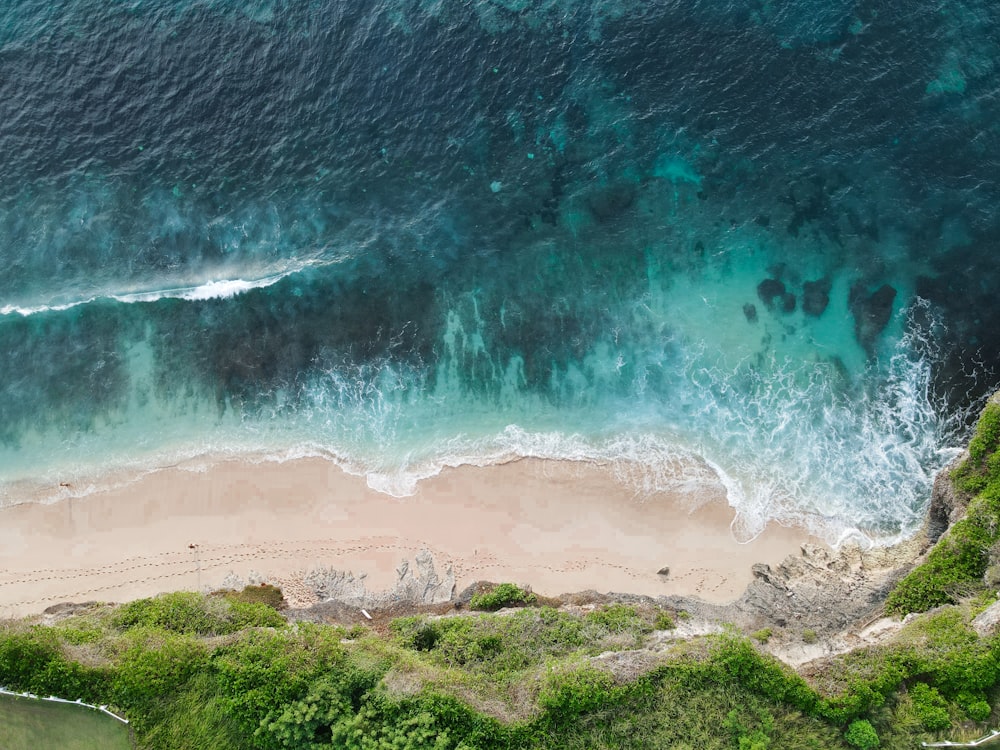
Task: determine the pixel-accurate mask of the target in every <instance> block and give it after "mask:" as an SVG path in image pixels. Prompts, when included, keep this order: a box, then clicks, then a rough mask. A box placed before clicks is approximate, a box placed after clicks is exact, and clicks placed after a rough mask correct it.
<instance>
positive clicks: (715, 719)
mask: <svg viewBox="0 0 1000 750" xmlns="http://www.w3.org/2000/svg"><path fill="white" fill-rule="evenodd" d="M161 599H163V598H161ZM202 599H204V601H201V602H199V601H197V600H192V599H190V598H189V597H188V595H185V596H184V597H178V598H176V599H174V600H173V601H171V600H170V599H169V598H167V601H166V602H163V601H162V600H146V601H145V602H143V603H141V604H140V606H137V607H122V608H119V609H118V610H117V611H113V610H111V611H109V610H104V611H103V612H101V611H99V612H97V613H90V614H86V615H85V616H81V617H79V618H70V619H68V620H65V621H63V622H62V623H61V624H60V625H58V626H56V627H51V628H46V627H33V628H20V629H18V628H7V629H6V630H3V631H0V670H3V671H2V672H0V681H2V682H5V683H6V684H8V685H9V686H11V687H18V688H21V689H31V690H34V691H35V692H51V693H53V694H56V695H62V696H66V697H70V698H74V697H82V698H84V699H85V700H88V701H89V702H93V703H111V704H113V705H114V706H115V707H116V708H118V709H119V710H124V711H125V712H126V714H127V715H128V716H129V717H130V718H131V719H132V721H133V726H134V728H135V729H136V731H137V733H138V736H139V740H140V746H141V747H142V748H149V749H150V750H167V749H168V748H169V749H170V750H186V749H187V748H191V749H192V750H193V749H194V748H209V747H210V748H213V750H245V749H248V748H256V749H257V750H288V749H289V748H303V749H304V750H315V748H329V747H338V748H357V749H360V750H369V749H371V750H377V749H379V748H383V747H385V748H388V747H403V748H406V747H408V748H427V749H428V750H486V749H487V748H488V749H490V750H492V749H493V748H501V749H502V748H509V749H510V750H521V749H524V750H527V748H542V749H543V750H544V749H546V748H549V749H551V750H555V749H556V748H558V749H559V750H564V749H567V748H568V749H570V750H572V749H573V748H580V749H582V748H588V749H589V748H624V747H628V748H630V750H631V749H632V748H636V749H639V748H661V747H672V748H684V747H690V748H693V747H698V748H699V750H701V748H719V750H723V749H725V750H731V749H732V748H740V749H741V750H769V749H770V750H777V749H778V748H780V749H781V750H806V748H820V749H823V750H825V749H826V748H842V749H845V748H847V747H857V748H866V747H876V746H879V747H884V748H888V749H889V750H895V748H904V747H912V746H916V745H918V744H919V741H920V740H922V739H927V738H928V735H927V734H926V733H927V732H930V731H935V732H936V731H942V730H944V729H951V730H954V728H955V727H957V726H959V722H961V721H963V720H964V717H966V716H967V717H968V718H970V719H972V720H974V721H983V720H985V719H986V718H988V717H989V714H990V701H991V700H995V699H996V698H997V695H998V690H1000V638H991V639H983V638H979V637H978V636H977V635H976V634H975V633H974V632H973V631H972V630H971V629H970V627H969V625H968V618H969V617H970V616H971V615H970V610H969V609H968V608H959V607H950V608H945V609H942V610H941V611H938V612H935V613H934V614H932V615H924V616H921V617H919V618H918V619H916V620H915V621H914V622H913V623H911V624H909V625H907V626H906V628H904V630H903V631H902V633H901V634H900V636H899V637H898V638H897V639H896V640H895V641H893V642H892V643H890V644H888V645H885V646H880V647H872V648H869V649H866V650H863V651H857V652H852V653H849V654H845V655H843V656H841V657H838V658H837V659H835V660H833V661H832V662H831V663H830V665H829V666H828V667H827V668H826V669H827V672H826V673H824V674H825V676H824V675H823V674H813V675H812V676H811V679H814V680H817V684H822V685H823V687H822V689H821V691H817V689H815V688H814V687H812V686H810V684H807V683H806V682H805V681H804V680H803V679H802V678H801V677H800V676H799V675H798V674H796V673H795V672H793V671H792V670H791V669H789V668H788V667H786V666H784V665H782V664H781V663H780V662H778V661H776V660H775V659H774V658H772V657H771V656H769V655H767V654H765V653H762V652H761V651H759V650H758V649H757V647H756V646H755V644H754V642H753V641H752V640H751V639H749V638H746V637H744V636H741V635H740V634H738V633H737V632H736V631H735V630H730V631H727V632H725V633H724V634H722V635H718V636H710V637H707V638H704V639H700V640H695V641H692V642H689V643H687V644H685V645H683V646H676V647H674V648H675V653H674V654H673V655H668V654H666V653H663V652H661V654H660V655H659V656H658V657H654V658H657V659H659V660H660V661H659V663H658V664H657V665H655V666H653V665H651V664H649V662H648V661H647V662H646V663H645V666H643V661H642V659H645V658H648V657H650V656H651V654H650V653H649V652H647V653H646V655H645V656H644V657H642V658H640V659H639V660H638V661H635V662H633V661H632V659H633V655H632V654H630V653H623V654H622V655H621V656H622V658H621V659H617V658H610V659H609V658H607V657H604V656H602V657H601V658H600V659H599V660H592V657H594V656H596V655H597V654H603V653H604V652H609V651H611V652H614V651H625V652H628V650H629V649H632V648H635V647H636V646H638V645H641V643H642V641H643V639H644V638H645V636H646V634H647V633H648V632H649V631H650V629H651V625H650V623H649V622H648V621H647V618H646V617H644V616H643V615H641V614H639V612H637V611H636V609H635V608H633V607H629V606H624V605H611V606H606V607H602V608H600V609H597V610H594V611H593V612H590V613H588V614H586V615H582V616H581V615H576V614H570V613H567V612H564V611H557V610H553V609H551V608H546V607H540V608H528V609H522V610H518V611H515V612H513V613H509V614H506V615H499V614H483V615H474V616H469V615H466V616H453V617H437V618H428V617H408V618H402V619H399V620H397V621H395V622H394V623H393V624H392V626H391V627H392V631H393V633H394V636H393V637H392V638H384V637H382V636H379V635H378V634H377V633H375V632H374V631H372V630H370V629H363V630H361V631H359V632H357V633H355V634H354V636H355V640H353V641H351V642H349V643H346V644H345V643H341V639H342V638H343V637H344V635H345V631H344V629H343V628H340V627H330V626H322V625H311V624H306V623H298V624H296V625H295V626H293V627H284V628H280V629H268V628H259V627H256V626H253V627H249V628H245V629H243V630H241V631H238V632H235V633H232V634H229V635H225V636H223V637H221V638H220V637H218V636H216V635H210V636H203V635H199V634H197V628H199V627H202V626H203V625H204V623H205V622H209V624H210V627H206V628H205V629H208V630H210V631H215V630H217V629H218V628H219V627H232V623H233V622H235V621H237V618H238V617H239V616H240V615H239V605H240V604H243V603H244V602H241V601H237V602H236V604H237V606H236V607H235V612H234V607H233V604H234V603H233V602H227V601H225V600H224V599H222V598H220V597H207V598H205V597H203V598H202ZM254 606H256V605H254ZM164 609H165V610H166V611H172V612H180V613H181V614H182V615H183V617H182V618H181V619H180V620H179V622H180V623H181V624H182V627H183V628H184V629H188V630H191V631H193V632H177V630H176V629H166V628H164V627H162V626H159V623H160V622H161V620H160V619H159V618H160V617H161V616H162V612H163V611H164ZM267 609H268V610H269V611H271V612H273V610H271V609H270V608H267ZM254 611H256V610H254ZM206 616H207V617H210V618H214V619H210V620H205V619H201V618H203V617H206ZM653 616H655V613H652V614H650V615H649V618H652V617H653ZM255 618H256V615H254V616H253V617H250V618H248V619H249V620H250V621H252V622H255V621H256V619H255ZM143 622H145V623H154V624H153V625H150V624H141V623H143ZM183 623H186V624H183ZM219 623H222V624H223V625H221V626H220V624H219ZM175 625H176V623H175ZM70 654H87V655H88V656H87V659H88V661H87V664H91V663H93V664H97V666H85V665H84V664H83V663H81V662H80V661H76V660H75V659H73V658H70V656H69V655H70ZM633 664H634V666H632V665H633ZM612 667H614V673H612V671H611V668H612ZM42 686H44V687H45V690H41V687H42ZM473 705H475V706H477V707H478V708H473V707H472V706H473ZM497 706H500V707H503V706H506V708H504V709H503V710H501V711H500V712H499V713H500V715H505V714H506V715H507V718H505V719H504V720H498V719H496V718H493V717H492V716H489V715H487V713H485V711H492V710H494V708H495V707H497ZM508 712H509V713H508ZM512 716H520V717H521V718H520V719H516V720H515V719H513V718H511V717H512ZM879 741H880V742H881V744H880V745H876V744H873V743H877V742H879Z"/></svg>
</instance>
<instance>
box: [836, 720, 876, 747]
mask: <svg viewBox="0 0 1000 750" xmlns="http://www.w3.org/2000/svg"><path fill="white" fill-rule="evenodd" d="M844 739H845V740H846V741H847V744H848V745H850V746H851V747H857V748H860V750H873V748H876V747H878V745H879V742H878V732H876V731H875V727H873V726H872V723H871V722H870V721H868V720H867V719H858V720H857V721H852V722H851V725H850V726H849V727H848V728H847V731H846V732H845V733H844Z"/></svg>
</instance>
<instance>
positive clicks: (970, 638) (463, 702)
mask: <svg viewBox="0 0 1000 750" xmlns="http://www.w3.org/2000/svg"><path fill="white" fill-rule="evenodd" d="M998 443H1000V405H994V404H991V405H990V406H989V407H988V408H987V409H986V411H984V413H983V416H982V418H981V419H980V422H979V424H978V427H977V432H976V437H975V439H974V440H973V441H972V445H971V446H970V451H969V453H970V455H969V459H968V460H967V461H966V462H965V463H964V464H963V465H962V466H961V467H959V468H958V469H957V470H956V471H955V474H954V477H955V481H956V482H958V483H959V484H960V486H961V487H962V488H963V489H964V490H965V491H967V492H968V493H969V494H970V495H971V496H972V497H973V499H972V500H971V502H970V505H969V509H968V515H967V517H966V518H965V519H964V520H963V521H961V522H959V523H958V524H956V525H955V526H954V527H953V528H952V529H951V531H950V532H949V533H948V534H947V535H946V536H945V537H943V538H942V540H941V542H940V543H939V544H938V545H937V546H936V547H935V549H934V550H933V551H932V553H931V554H930V555H929V556H928V558H927V562H926V563H925V564H924V565H922V566H920V567H918V568H917V569H915V570H914V571H913V572H912V573H911V574H910V575H909V576H907V577H906V578H904V579H903V581H902V582H901V583H900V584H899V585H898V587H897V588H896V589H895V590H894V591H893V592H892V594H891V596H890V598H889V600H888V602H887V609H888V610H889V611H891V612H897V613H904V612H917V613H920V614H917V615H916V616H915V617H914V618H913V619H912V620H911V621H909V622H908V623H907V624H906V626H905V627H903V628H902V630H901V631H900V632H899V633H898V634H897V635H895V636H894V637H893V638H892V639H891V640H888V641H886V642H883V643H881V644H879V645H877V646H870V647H867V648H863V649H858V650H855V651H852V652H848V653H845V654H841V655H839V656H836V657H832V658H830V659H827V660H824V661H823V662H820V663H813V664H811V665H810V666H809V667H808V671H807V672H805V673H803V674H802V675H800V674H798V673H796V672H795V671H793V670H792V669H790V668H789V667H787V666H786V665H784V664H782V663H780V662H778V661H777V660H775V659H774V658H772V657H771V656H769V655H768V654H766V653H764V651H763V650H762V649H763V647H764V645H765V644H767V642H768V641H769V639H770V638H771V637H772V634H773V633H772V630H771V629H770V628H763V629H761V630H759V631H757V632H755V633H753V634H752V635H751V636H750V637H746V636H744V635H741V634H740V633H738V632H737V631H736V629H735V628H733V627H729V628H728V629H726V630H724V631H723V632H722V633H721V634H716V635H710V636H703V637H700V638H691V639H689V640H686V641H678V642H674V641H672V640H671V639H669V638H664V635H665V634H664V633H663V631H664V630H669V629H672V628H674V627H675V625H676V622H675V620H688V619H690V618H691V615H690V614H689V613H688V612H686V611H684V610H681V611H678V612H676V613H670V612H667V611H665V610H663V609H660V608H657V607H654V606H651V605H642V606H628V605H625V604H607V605H604V606H600V607H590V608H582V609H581V608H576V609H575V610H574V611H566V610H562V609H554V608H552V607H547V606H540V604H542V603H541V602H538V601H537V599H536V598H535V596H534V595H533V594H531V593H530V592H528V591H525V590H523V589H521V588H519V587H517V586H515V585H513V584H509V583H507V584H500V585H498V586H495V587H493V588H492V589H490V590H488V591H484V592H480V593H478V594H476V595H475V596H474V597H473V598H472V601H471V603H470V604H471V608H472V609H477V610H494V611H495V610H499V609H503V608H507V607H512V606H520V607H521V608H520V609H515V610H508V611H505V612H489V613H482V612H474V613H467V614H465V613H463V614H451V615H448V616H429V615H417V616H412V617H403V618H399V619H396V620H394V621H392V622H391V623H389V624H388V626H387V627H386V626H385V625H384V624H382V623H379V622H378V621H376V622H375V623H374V624H373V626H361V625H355V626H353V627H351V628H350V629H345V628H343V627H340V626H337V625H317V624H311V623H288V622H286V621H285V619H284V618H283V617H282V615H281V614H280V612H279V611H278V610H279V609H280V608H281V606H282V598H281V592H280V591H278V590H277V589H273V588H271V587H248V588H247V589H245V590H244V591H242V592H238V593H228V594H220V595H211V596H201V595H198V594H191V593H178V594H169V595H165V596H160V597H156V598H154V599H143V600H140V601H137V602H132V603H130V604H126V605H123V606H120V607H110V606H96V607H94V608H91V609H89V610H84V611H81V612H77V613H76V614H74V615H72V616H70V617H67V618H66V619H64V620H61V621H59V622H58V623H57V624H55V625H50V626H42V625H38V624H32V623H30V622H24V621H21V622H8V623H0V684H2V685H5V686H7V687H10V688H14V689H17V690H29V691H31V692H34V693H38V694H44V695H49V694H53V695H59V696H62V697H65V698H69V699H75V698H81V699H83V700H84V701H86V702H88V703H94V704H109V705H110V706H111V707H112V708H113V709H115V710H116V711H118V712H121V713H124V714H125V715H126V716H127V717H128V718H129V719H130V720H131V722H132V727H133V729H134V731H135V735H136V739H137V742H138V744H139V747H140V748H143V749H148V750H159V749H161V748H162V749H164V750H166V749H167V748H169V749H170V750H189V749H190V750H196V749H197V750H200V749H201V748H206V749H207V748H211V750H236V749H239V750H243V749H244V748H247V749H250V750H292V749H295V750H300V749H301V750H316V749H318V748H345V749H346V750H383V749H385V750H388V749H390V748H406V749H407V750H480V749H481V750H487V749H489V750H494V749H498V750H521V749H522V748H523V749H525V750H527V748H540V749H542V750H545V749H547V748H551V749H553V750H555V749H556V748H559V749H563V748H566V749H568V750H573V749H575V748H579V749H580V750H583V749H584V748H587V749H590V748H608V749H610V748H630V749H632V748H635V749H637V750H642V749H643V748H650V749H652V748H674V749H675V750H683V749H685V748H690V749H693V748H699V750H702V749H709V750H714V749H719V750H723V749H734V750H779V749H780V750H806V749H811V748H820V749H823V750H826V749H830V748H832V749H835V748H841V750H848V749H849V748H857V749H859V750H873V749H874V748H882V749H884V750H903V749H904V748H906V749H909V748H913V747H917V746H919V743H920V742H921V741H935V740H941V739H946V738H947V739H951V740H963V739H966V740H967V739H973V738H975V737H978V736H981V735H982V734H985V733H986V730H987V729H988V728H989V727H991V726H995V725H996V724H997V718H996V717H997V716H998V714H997V706H998V704H1000V635H994V636H990V637H980V636H979V635H977V634H976V632H975V631H974V630H973V629H972V628H971V625H970V623H971V621H972V618H973V617H975V616H976V615H977V614H978V613H979V612H981V611H983V609H985V608H986V607H988V606H990V604H992V603H993V602H994V601H995V600H996V593H995V589H994V590H990V589H987V588H985V587H984V585H983V573H984V571H986V570H987V569H988V568H989V567H990V564H991V563H992V564H993V565H995V566H997V567H998V569H1000V564H998V563H997V561H995V560H991V551H992V550H998V554H1000V544H998V539H1000V457H998V456H1000V451H997V447H998ZM525 605H534V606H525ZM931 608H935V609H933V611H929V612H928V611H926V610H928V609H931ZM801 638H802V641H803V642H804V643H814V642H816V640H817V639H818V636H817V633H816V632H815V631H813V630H810V629H803V630H802V631H801ZM0 711H6V707H3V706H0ZM8 713H9V712H8ZM11 715H13V714H11ZM4 719H5V721H3V722H0V745H3V746H5V747H6V746H11V747H15V748H16V747H20V746H24V747H30V748H32V750H33V749H34V748H35V747H46V746H63V747H72V745H71V744H68V743H67V742H63V741H52V740H44V739H30V738H31V737H34V736H35V735H30V734H25V733H24V732H25V731H27V730H21V729H16V727H17V726H19V725H18V722H17V721H16V720H15V721H12V722H11V721H6V719H7V715H6V714H5V716H4ZM57 723H59V722H57ZM10 727H15V729H10ZM4 731H7V732H8V733H9V732H11V731H15V732H18V731H19V732H22V735H23V736H15V738H14V739H10V736H9V735H4V734H2V732H4ZM25 738H29V739H25ZM18 742H20V743H21V745H18V744H17V743H18ZM81 747H114V745H113V742H112V740H107V741H100V742H95V743H94V744H92V745H81Z"/></svg>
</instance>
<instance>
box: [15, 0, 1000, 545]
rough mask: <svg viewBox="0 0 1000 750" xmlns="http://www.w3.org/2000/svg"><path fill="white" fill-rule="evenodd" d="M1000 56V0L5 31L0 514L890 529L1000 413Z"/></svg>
mask: <svg viewBox="0 0 1000 750" xmlns="http://www.w3.org/2000/svg"><path fill="white" fill-rule="evenodd" d="M998 65H1000V4H997V3H996V2H993V0H936V1H935V2H926V3H913V2H902V1H901V0H824V1H823V2H820V1H819V0H748V1H747V2H736V1H733V0H685V1H684V2H674V1H671V0H662V1H661V2H634V3H626V2H620V1H618V0H603V1H600V0H593V1H590V2H585V1H584V0H537V1H536V2H529V0H463V1H462V2H459V1H458V0H350V1H344V0H322V1H320V0H298V1H296V2H292V1H291V0H288V1H287V2H286V1H282V0H257V1H253V0H251V1H249V2H232V1H231V0H179V1H177V2H167V1H166V0H130V1H128V2H124V1H119V0H102V1H101V2H97V0H44V2H43V1H42V0H18V2H10V1H9V0H4V2H2V4H0V154H2V159H0V188H2V189H0V269H2V271H0V504H10V503H15V502H22V501H24V500H25V499H36V500H38V499H41V500H54V499H58V498H59V497H63V496H66V495H69V494H74V493H75V494H79V493H85V492H88V491H91V490H93V489H95V488H98V487H100V486H103V485H104V484H106V483H107V482H109V481H111V479H110V478H111V477H116V478H118V480H120V479H121V478H122V477H128V476H134V475H137V474H139V473H141V472H144V471H148V470H150V469H153V468H155V467H162V466H166V465H172V464H176V463H179V462H188V465H207V464H209V463H211V462H212V461H215V460H219V459H220V458H232V457H242V458H244V459H245V460H254V461H258V460H286V459H289V458H294V457H298V456H324V457H327V458H329V459H330V460H333V461H336V462H338V463H339V464H341V465H342V466H343V467H344V468H345V469H346V470H348V471H351V472H354V473H358V474H363V475H366V476H367V477H368V482H369V484H371V485H372V486H373V487H375V488H377V489H379V490H382V491H384V492H389V493H391V494H394V495H399V496H405V495H408V494H412V493H413V491H414V489H415V488H416V486H417V483H418V482H419V480H420V479H421V478H423V477H427V476H431V475H433V474H435V473H437V472H438V471H440V470H441V469H442V467H446V466H454V465H460V464H470V463H471V464H488V463H494V462H499V461H507V460H511V459H513V458H517V457H521V456H534V457H542V458H553V459H573V460H588V461H598V462H601V463H604V464H606V465H608V466H609V468H610V470H612V471H614V472H615V473H616V474H617V476H618V477H619V479H620V480H621V481H622V482H625V483H627V484H629V485H630V486H631V487H633V488H634V490H635V492H636V494H637V496H639V497H644V496H649V495H651V494H654V493H656V492H660V491H670V492H684V493H692V494H693V495H697V494H698V493H699V492H700V491H701V490H703V489H704V488H705V487H707V486H709V485H711V484H713V483H718V482H721V483H722V484H723V485H724V487H725V489H726V493H727V495H728V500H729V503H730V504H731V505H732V506H733V507H735V508H736V510H737V520H736V522H734V526H733V530H734V533H735V534H736V535H737V538H739V539H741V540H742V539H751V538H753V537H754V536H755V535H756V534H758V533H759V532H760V531H761V529H762V528H763V526H764V524H765V523H766V522H767V521H769V520H777V521H779V522H781V523H786V524H792V523H795V524H800V525H802V526H803V527H805V528H807V529H809V530H811V531H814V532H815V533H817V534H820V535H822V536H823V537H824V538H826V539H827V540H829V541H833V542H836V541H838V540H841V539H845V538H858V539H861V540H866V541H875V542H880V541H891V540H893V539H896V538H899V537H900V536H905V535H907V534H911V533H913V531H914V530H915V529H916V528H917V527H918V526H919V525H920V523H921V522H922V519H923V514H924V512H925V510H926V507H927V504H928V501H929V496H930V485H931V482H932V479H933V476H934V473H935V472H936V471H937V470H939V469H940V468H941V467H942V466H944V465H946V464H947V463H948V461H949V460H951V459H952V458H953V457H954V456H955V455H956V453H957V450H958V447H959V446H960V445H961V443H962V441H963V440H964V439H966V438H967V436H968V433H969V429H970V424H971V420H972V418H973V417H974V415H975V413H976V410H977V408H978V407H979V406H980V405H981V403H982V400H983V398H984V397H985V396H987V395H988V394H989V393H990V392H991V391H992V390H994V389H995V388H996V387H997V386H998V383H1000V376H998V374H997V372H996V367H995V365H996V363H997V362H1000V357H998V355H1000V326H998V325H996V323H995V320H996V318H997V312H998V306H1000V297H998V294H997V290H998V289H1000V264H997V263H996V261H995V256H996V250H997V248H998V246H1000V242H998V241H1000V185H998V181H997V178H998V176H1000V70H998ZM192 462H194V463H193V464H192ZM116 481H117V480H116Z"/></svg>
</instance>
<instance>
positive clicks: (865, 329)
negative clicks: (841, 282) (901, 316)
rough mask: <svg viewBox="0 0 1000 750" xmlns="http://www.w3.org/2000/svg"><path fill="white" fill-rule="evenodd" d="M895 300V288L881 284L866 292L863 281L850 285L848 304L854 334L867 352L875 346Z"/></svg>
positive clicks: (887, 322)
mask: <svg viewBox="0 0 1000 750" xmlns="http://www.w3.org/2000/svg"><path fill="white" fill-rule="evenodd" d="M895 301H896V290H895V289H894V288H893V287H891V286H889V285H888V284H883V285H882V286H880V287H879V288H878V289H876V290H875V291H874V292H872V293H871V294H868V293H867V291H866V289H865V285H864V283H863V282H860V281H859V282H858V283H856V284H855V285H854V286H852V287H851V293H850V296H849V297H848V305H849V307H850V308H851V313H852V314H853V315H854V336H855V338H857V340H858V343H859V344H861V346H863V347H864V348H865V350H866V351H868V352H869V353H871V352H872V349H873V348H874V346H875V341H876V339H878V336H879V334H880V333H882V331H883V330H885V327H886V326H887V325H888V324H889V320H890V319H891V318H892V305H893V303H894V302H895Z"/></svg>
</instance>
